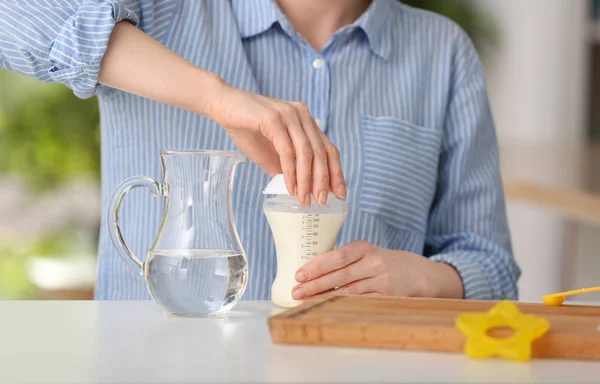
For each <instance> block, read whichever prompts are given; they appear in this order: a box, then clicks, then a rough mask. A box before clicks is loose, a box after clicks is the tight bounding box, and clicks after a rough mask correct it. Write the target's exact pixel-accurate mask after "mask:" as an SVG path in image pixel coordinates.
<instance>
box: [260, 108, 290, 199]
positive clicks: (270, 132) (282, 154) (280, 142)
mask: <svg viewBox="0 0 600 384" xmlns="http://www.w3.org/2000/svg"><path fill="white" fill-rule="evenodd" d="M261 133H262V134H263V136H265V137H266V138H267V139H269V140H270V141H271V142H272V143H273V147H274V148H275V150H276V151H277V154H278V155H279V161H280V163H281V171H282V172H283V178H284V180H285V185H286V187H287V189H288V192H290V194H292V195H296V194H297V191H298V186H297V181H296V151H295V149H294V144H293V143H292V140H291V139H290V136H289V133H288V130H287V128H286V127H285V124H284V119H283V116H282V115H281V114H280V113H273V115H272V116H271V118H270V119H269V121H268V123H267V124H266V126H265V127H264V128H263V129H261ZM256 150H258V151H262V150H266V149H265V148H256ZM258 165H259V166H261V165H260V164H258ZM262 168H263V169H267V168H265V167H264V166H262ZM270 176H271V177H273V176H275V175H270Z"/></svg>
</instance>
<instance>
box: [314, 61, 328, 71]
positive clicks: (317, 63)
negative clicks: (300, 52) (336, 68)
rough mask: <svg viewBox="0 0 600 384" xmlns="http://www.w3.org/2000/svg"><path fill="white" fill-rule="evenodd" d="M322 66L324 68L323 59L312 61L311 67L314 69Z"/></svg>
mask: <svg viewBox="0 0 600 384" xmlns="http://www.w3.org/2000/svg"><path fill="white" fill-rule="evenodd" d="M323 66H325V62H324V61H323V59H315V61H313V67H314V68H315V69H321V68H323Z"/></svg>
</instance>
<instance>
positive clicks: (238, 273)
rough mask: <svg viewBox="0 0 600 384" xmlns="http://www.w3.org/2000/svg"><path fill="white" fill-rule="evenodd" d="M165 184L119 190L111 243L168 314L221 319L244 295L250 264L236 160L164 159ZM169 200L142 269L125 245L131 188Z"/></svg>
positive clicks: (136, 180)
mask: <svg viewBox="0 0 600 384" xmlns="http://www.w3.org/2000/svg"><path fill="white" fill-rule="evenodd" d="M160 160H161V165H162V170H163V179H164V182H163V183H162V184H161V183H158V182H157V181H155V180H153V179H152V178H149V177H141V176H136V177H132V178H130V179H127V180H125V181H124V182H123V183H121V185H119V187H118V188H117V189H116V191H115V193H114V195H113V197H112V200H111V202H110V206H109V212H108V214H109V217H108V225H109V226H110V228H109V233H110V237H111V239H112V242H113V244H114V246H115V248H116V249H117V252H118V254H119V256H121V258H122V259H123V260H124V261H125V262H126V263H127V264H128V265H129V266H130V267H131V269H132V270H133V271H134V272H136V273H138V274H139V275H143V276H144V278H145V280H146V285H147V288H148V291H149V292H150V295H151V296H152V298H153V299H154V300H155V301H156V302H157V303H158V305H159V306H160V307H161V308H162V309H163V311H164V312H165V313H167V314H169V315H176V316H211V315H217V316H219V315H224V314H226V313H227V312H228V311H229V310H231V308H233V307H234V306H235V305H236V304H237V302H238V301H239V300H240V298H241V296H242V295H243V293H244V291H245V289H246V285H247V281H248V263H247V258H246V254H245V253H244V250H243V248H242V244H241V242H240V239H239V236H238V233H237V230H236V227H235V222H234V217H233V208H232V190H233V178H234V174H235V169H236V167H237V165H238V164H239V163H243V162H244V158H243V157H242V155H241V154H239V153H237V152H222V151H164V150H163V151H161V152H160ZM139 187H142V188H145V189H147V190H148V191H150V192H151V193H152V194H153V195H154V196H160V197H164V209H163V216H162V219H161V222H160V225H159V227H158V233H157V235H156V238H155V240H154V244H153V245H152V246H151V247H150V250H149V251H148V254H147V256H146V259H145V261H143V262H142V261H140V259H139V258H137V257H136V256H135V255H134V254H133V253H132V252H131V250H130V249H129V248H128V247H127V245H126V244H125V241H124V240H123V236H122V234H121V229H120V228H119V208H120V207H121V203H122V201H123V198H124V197H125V195H126V194H127V192H129V191H130V190H131V189H133V188H139Z"/></svg>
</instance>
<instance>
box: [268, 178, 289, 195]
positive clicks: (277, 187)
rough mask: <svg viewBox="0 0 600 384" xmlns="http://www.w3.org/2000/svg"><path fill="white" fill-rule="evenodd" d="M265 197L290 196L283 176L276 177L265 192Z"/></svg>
mask: <svg viewBox="0 0 600 384" xmlns="http://www.w3.org/2000/svg"><path fill="white" fill-rule="evenodd" d="M263 194H265V195H288V196H289V195H290V193H289V191H288V190H287V187H286V186H285V180H284V178H283V174H279V175H275V177H274V178H273V180H271V181H270V182H269V184H268V185H267V187H266V188H265V190H264V191H263Z"/></svg>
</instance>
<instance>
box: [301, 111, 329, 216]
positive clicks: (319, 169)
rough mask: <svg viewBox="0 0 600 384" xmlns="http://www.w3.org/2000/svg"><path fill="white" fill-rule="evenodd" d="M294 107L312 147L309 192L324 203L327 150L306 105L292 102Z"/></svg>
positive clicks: (327, 169) (326, 184) (325, 201)
mask: <svg viewBox="0 0 600 384" xmlns="http://www.w3.org/2000/svg"><path fill="white" fill-rule="evenodd" d="M294 107H295V108H296V110H297V111H298V118H299V120H300V122H301V123H302V128H303V129H304V133H305V134H306V137H307V138H308V140H309V142H310V145H311V146H312V149H313V161H312V191H311V192H312V195H313V196H314V198H315V201H317V202H318V203H319V204H321V205H325V204H327V194H328V193H329V166H328V165H327V150H326V149H325V144H324V143H323V140H322V134H321V130H320V129H319V127H318V126H317V123H316V122H315V121H314V120H313V118H312V117H311V115H310V112H309V110H308V107H307V106H306V105H304V104H302V103H294Z"/></svg>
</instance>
